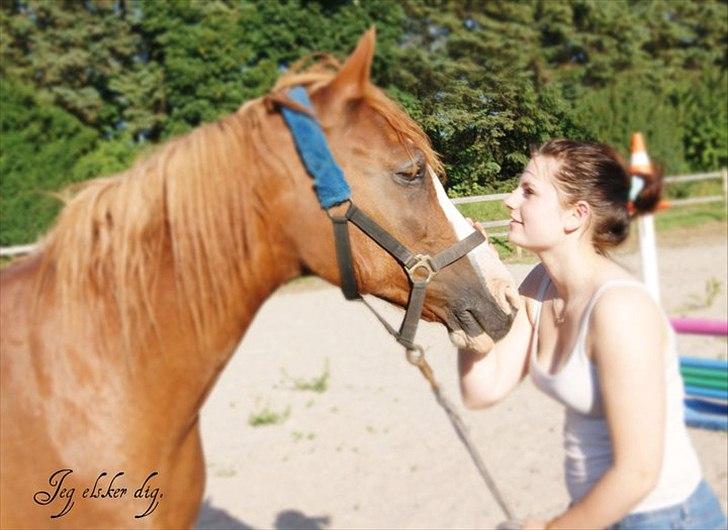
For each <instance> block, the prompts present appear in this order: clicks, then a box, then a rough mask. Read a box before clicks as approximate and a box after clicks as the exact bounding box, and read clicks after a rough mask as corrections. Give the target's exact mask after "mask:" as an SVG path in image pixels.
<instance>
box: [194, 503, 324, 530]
mask: <svg viewBox="0 0 728 530" xmlns="http://www.w3.org/2000/svg"><path fill="white" fill-rule="evenodd" d="M329 524H331V517H329V516H327V515H325V516H319V517H309V516H307V515H305V514H304V513H303V512H300V511H298V510H284V511H282V512H279V513H278V515H277V516H276V520H275V523H274V525H273V528H275V529H276V530H325V529H326V528H328V526H329ZM195 528H196V529H197V530H255V529H254V528H253V527H252V526H250V525H249V524H246V523H244V522H243V521H241V520H240V519H238V518H237V517H235V516H233V515H231V514H230V513H229V512H228V511H226V510H224V509H222V508H216V507H215V506H213V505H212V504H211V503H210V501H209V500H207V499H206V500H205V502H203V503H202V507H201V508H200V516H199V517H198V518H197V524H196V525H195Z"/></svg>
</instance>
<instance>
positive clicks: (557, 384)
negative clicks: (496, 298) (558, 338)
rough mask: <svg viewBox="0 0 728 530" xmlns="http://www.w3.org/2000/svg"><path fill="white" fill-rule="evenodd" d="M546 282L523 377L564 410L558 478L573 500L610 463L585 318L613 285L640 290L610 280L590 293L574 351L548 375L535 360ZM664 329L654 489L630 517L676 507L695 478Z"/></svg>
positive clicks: (696, 467)
mask: <svg viewBox="0 0 728 530" xmlns="http://www.w3.org/2000/svg"><path fill="white" fill-rule="evenodd" d="M549 283H550V280H549V277H548V276H547V275H544V279H543V281H542V283H541V287H540V289H539V292H538V296H537V298H536V304H535V315H534V326H533V339H532V346H531V352H530V354H529V355H530V359H529V373H530V375H531V379H532V381H533V382H534V384H535V385H536V386H537V387H538V388H539V389H540V390H542V391H543V392H545V393H546V394H548V395H549V396H551V397H553V398H554V399H556V400H557V401H559V402H560V403H562V404H563V405H565V406H566V419H565V424H564V449H565V460H564V474H565V478H566V487H567V489H568V491H569V495H570V496H571V500H572V502H577V501H579V500H580V499H581V498H582V497H584V496H585V495H586V494H587V493H588V492H589V490H591V488H592V487H593V486H594V484H595V483H596V482H597V481H598V480H599V479H600V478H601V477H602V475H603V474H604V473H605V472H606V471H607V470H608V469H609V467H610V466H611V465H612V444H611V442H610V439H609V429H608V427H607V422H606V418H605V417H604V413H603V410H602V396H601V390H600V388H599V378H598V376H597V367H596V366H595V365H594V364H593V363H592V362H591V360H590V359H589V358H588V357H587V354H586V337H587V332H588V329H589V317H590V315H591V312H592V309H593V308H594V305H595V304H596V302H597V300H598V299H599V297H600V296H601V295H602V293H604V291H606V290H607V289H609V288H610V287H613V286H617V285H634V286H635V287H638V288H641V289H644V288H645V287H644V285H643V284H641V283H640V282H638V281H636V280H610V281H608V282H605V283H604V284H602V285H601V286H600V287H599V288H598V289H597V290H596V292H595V293H594V294H593V295H592V298H591V300H590V301H589V304H588V305H587V307H586V309H585V310H584V314H583V315H582V317H581V321H580V324H579V330H578V332H577V339H576V342H575V345H574V349H573V350H572V351H571V354H570V355H569V357H568V358H567V359H566V360H565V362H564V363H563V364H562V366H561V368H560V369H559V371H558V372H556V373H555V374H549V373H548V372H546V371H544V370H543V369H542V368H541V367H539V365H538V362H537V357H536V349H537V345H538V326H539V322H540V317H541V305H542V301H543V296H544V293H545V292H546V288H547V287H548V284H549ZM665 325H666V326H667V330H668V346H667V351H666V352H665V356H666V357H665V361H666V369H667V374H666V375H667V377H666V386H667V388H666V396H667V404H666V405H667V411H666V412H667V413H666V422H667V423H666V428H665V450H664V460H663V463H662V470H661V472H660V478H659V481H658V483H657V486H656V487H655V488H654V489H653V490H652V491H651V492H650V493H649V494H648V495H647V496H646V497H645V498H644V499H642V501H641V502H640V503H639V504H638V505H637V506H636V507H635V508H634V509H633V510H632V511H631V512H630V513H639V512H646V511H652V510H658V509H660V508H665V507H667V506H672V505H675V504H679V503H681V502H683V501H684V500H685V499H687V498H688V497H689V496H690V494H691V493H692V492H693V491H694V490H695V488H696V487H697V486H698V483H699V482H700V480H701V471H700V464H699V462H698V457H697V455H696V453H695V450H694V448H693V446H692V443H691V442H690V438H689V437H688V433H687V429H686V428H685V419H684V408H683V398H684V390H683V385H682V378H681V377H680V372H679V366H678V356H677V353H676V344H675V333H674V331H673V330H672V326H670V325H669V322H668V320H667V318H665ZM636 353H638V352H636ZM636 443H637V442H636Z"/></svg>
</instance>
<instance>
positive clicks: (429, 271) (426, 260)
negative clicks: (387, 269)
mask: <svg viewBox="0 0 728 530" xmlns="http://www.w3.org/2000/svg"><path fill="white" fill-rule="evenodd" d="M410 261H414V263H412V264H409V263H408V264H405V266H404V269H405V270H406V271H407V275H408V276H409V277H410V280H412V282H414V281H415V280H419V281H424V282H425V283H430V280H432V278H434V277H435V274H437V271H436V270H435V268H434V267H433V265H432V258H431V257H430V256H429V255H428V254H416V255H414V256H412V259H411V260H410ZM419 271H424V273H425V276H424V277H419V275H418V273H419Z"/></svg>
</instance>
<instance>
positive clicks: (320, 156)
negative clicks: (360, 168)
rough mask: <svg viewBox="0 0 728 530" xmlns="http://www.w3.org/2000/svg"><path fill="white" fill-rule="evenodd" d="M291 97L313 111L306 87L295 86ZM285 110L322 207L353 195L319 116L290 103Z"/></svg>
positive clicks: (282, 110) (334, 204)
mask: <svg viewBox="0 0 728 530" xmlns="http://www.w3.org/2000/svg"><path fill="white" fill-rule="evenodd" d="M288 97H289V98H290V99H291V100H293V101H295V102H296V103H298V104H299V105H301V106H302V107H304V108H306V109H309V110H310V111H311V113H312V114H313V105H311V100H309V99H308V94H307V93H306V89H305V88H303V87H302V86H295V87H293V88H291V89H290V90H289V91H288ZM281 112H282V113H283V119H284V120H285V122H286V124H287V125H288V128H289V129H290V130H291V134H292V135H293V140H294V142H295V143H296V149H298V154H299V156H300V157H301V160H302V161H303V165H304V166H306V170H307V171H308V173H309V174H310V175H311V177H313V181H314V186H315V188H316V194H317V195H318V200H319V203H320V204H321V207H322V208H324V209H329V208H331V207H332V206H336V205H337V204H340V203H342V202H344V201H346V200H347V199H349V198H351V188H349V184H348V183H347V182H346V179H345V178H344V172H343V171H342V170H341V168H340V167H339V165H338V164H337V163H336V160H334V157H333V155H332V154H331V151H330V150H329V145H328V143H327V142H326V136H324V132H323V130H321V126H320V125H319V124H318V122H317V121H316V119H315V118H314V117H313V116H309V115H307V114H304V113H302V112H299V111H297V110H294V109H291V108H288V107H286V106H281Z"/></svg>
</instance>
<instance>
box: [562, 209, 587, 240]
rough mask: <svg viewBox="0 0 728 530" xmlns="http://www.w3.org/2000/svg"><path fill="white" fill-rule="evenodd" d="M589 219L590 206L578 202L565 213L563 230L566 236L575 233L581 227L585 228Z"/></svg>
mask: <svg viewBox="0 0 728 530" xmlns="http://www.w3.org/2000/svg"><path fill="white" fill-rule="evenodd" d="M590 219H591V206H589V203H588V202H586V201H578V202H577V203H576V204H575V205H573V206H572V207H571V208H569V211H568V212H567V215H566V222H565V224H564V230H566V233H567V234H570V233H572V232H575V231H576V230H578V229H579V228H581V227H582V226H584V227H585V226H587V225H588V223H589V220H590Z"/></svg>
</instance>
